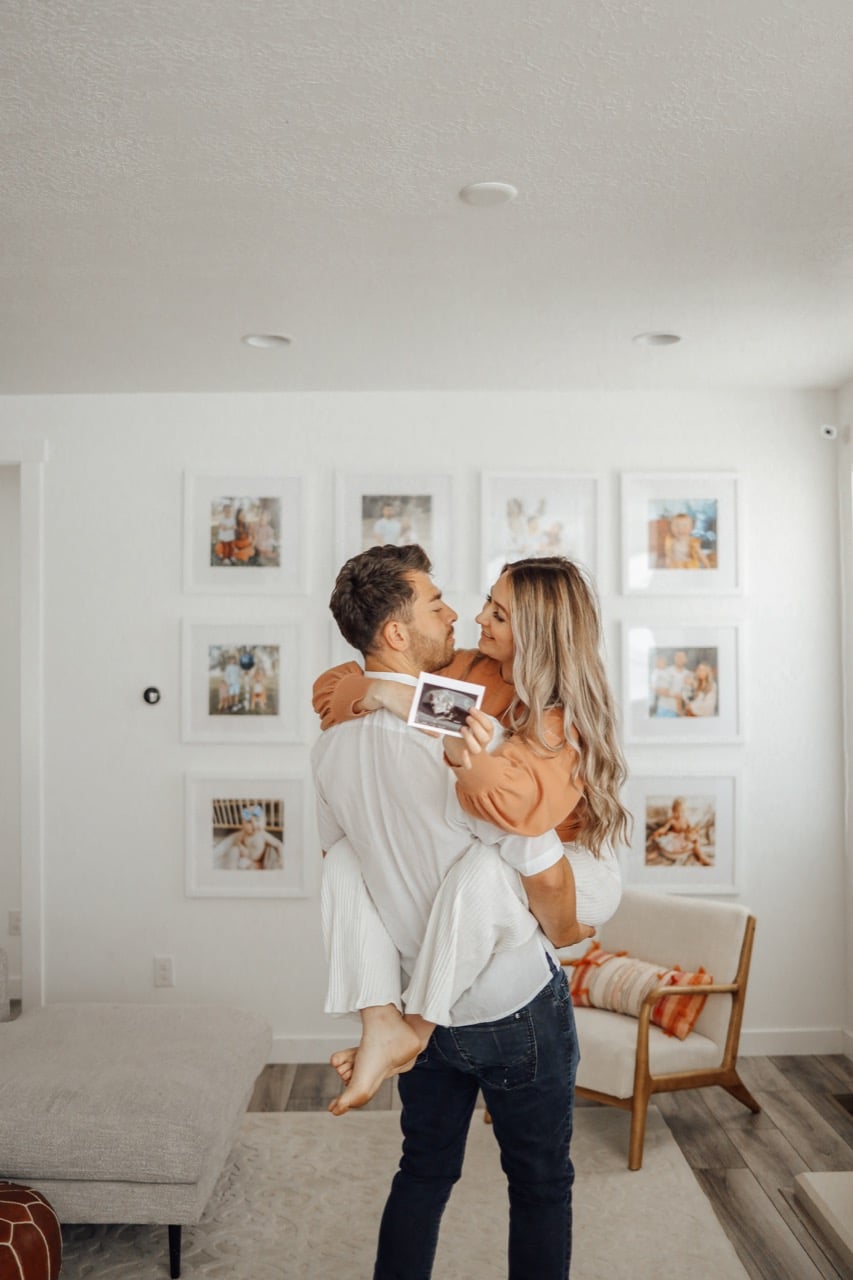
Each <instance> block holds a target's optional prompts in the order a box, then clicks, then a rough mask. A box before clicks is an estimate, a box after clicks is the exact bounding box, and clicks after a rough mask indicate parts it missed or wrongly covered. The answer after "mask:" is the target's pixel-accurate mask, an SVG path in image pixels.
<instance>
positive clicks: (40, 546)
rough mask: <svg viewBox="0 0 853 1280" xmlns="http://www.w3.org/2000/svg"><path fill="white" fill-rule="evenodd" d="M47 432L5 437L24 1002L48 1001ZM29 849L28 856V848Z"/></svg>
mask: <svg viewBox="0 0 853 1280" xmlns="http://www.w3.org/2000/svg"><path fill="white" fill-rule="evenodd" d="M48 456H49V451H48V444H47V440H45V439H43V438H40V437H33V438H30V439H27V440H22V439H18V440H15V439H12V440H0V466H11V467H17V468H18V474H19V510H20V519H19V534H20V536H19V555H18V563H19V609H20V616H19V624H20V625H19V646H20V647H19V664H20V670H19V675H20V722H19V723H20V739H19V750H20V805H21V814H20V816H21V823H20V831H21V837H20V848H19V850H18V852H19V856H20V861H21V1004H22V1008H23V1009H30V1008H37V1007H39V1006H40V1005H43V1004H44V1003H45V938H44V468H45V463H46V462H47V460H48ZM24 851H26V856H24Z"/></svg>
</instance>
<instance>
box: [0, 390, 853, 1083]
mask: <svg viewBox="0 0 853 1280" xmlns="http://www.w3.org/2000/svg"><path fill="white" fill-rule="evenodd" d="M834 412H835V401H834V397H833V396H831V395H829V394H824V393H812V394H794V393H791V394H761V393H747V392H744V393H732V394H728V395H722V394H713V395H712V394H707V395H704V394H696V395H694V394H683V393H630V394H629V393H608V394H605V393H601V394H598V393H572V394H544V393H543V394H536V393H531V394H516V395H493V394H458V395H456V394H388V395H382V394H376V395H367V394H363V395H308V394H304V395H303V394H300V395H291V396H289V395H256V396H247V395H245V396H226V395H198V396H178V395H175V396H121V397H112V396H102V397H88V396H76V397H75V396H71V397H50V398H38V397H32V398H7V399H5V400H0V432H2V431H8V432H11V433H13V434H21V433H22V432H33V433H38V434H40V435H44V436H46V437H47V438H48V440H49V442H50V447H51V461H50V462H49V463H48V465H47V476H46V496H45V501H46V600H45V603H46V631H47V640H46V698H47V701H46V707H47V712H46V719H47V730H46V770H47V776H46V859H45V876H46V947H47V958H46V982H47V998H48V999H49V1000H50V1001H57V1000H83V999H94V1000H108V999H119V1000H137V1001H146V1000H147V1001H150V1000H159V1001H175V1002H181V1001H190V1000H205V1001H215V1000H226V1001H232V1002H235V1003H239V1004H243V1005H245V1006H248V1007H253V1008H256V1009H258V1010H260V1011H262V1012H263V1013H264V1014H265V1015H266V1016H267V1017H268V1018H269V1019H270V1021H271V1022H272V1024H273V1026H274V1030H275V1034H276V1037H277V1048H276V1054H277V1057H278V1058H279V1059H280V1060H296V1061H307V1060H312V1059H317V1060H319V1059H322V1058H324V1057H325V1056H326V1054H327V1053H328V1051H329V1048H330V1047H332V1046H333V1045H335V1044H338V1043H340V1039H341V1036H342V1034H344V1033H343V1031H342V1029H341V1027H340V1026H339V1025H338V1026H336V1025H335V1024H333V1023H332V1022H331V1021H330V1020H329V1019H327V1018H326V1017H325V1016H324V1015H323V1013H322V1012H321V1008H322V995H323V987H324V976H325V975H324V968H323V961H322V956H321V945H320V935H319V927H318V906H317V898H316V894H314V895H313V896H312V897H311V898H310V899H308V900H306V901H297V900H285V901H282V900H266V901H246V900H237V899H229V900H214V899H199V898H193V899H188V898H187V897H185V895H184V891H183V876H184V868H183V812H182V803H183V793H182V785H183V776H184V773H185V771H186V770H201V771H206V770H219V769H222V770H228V769H231V768H235V767H237V768H240V769H245V768H254V767H257V768H259V769H260V768H262V769H264V770H268V769H270V768H290V767H298V766H301V765H304V764H305V762H306V759H307V745H305V746H302V745H299V746H269V747H261V746H254V745H252V746H239V747H238V746H206V745H204V746H203V745H187V744H182V743H181V742H180V737H179V700H180V689H179V672H180V652H179V622H180V619H181V618H182V617H184V616H193V617H199V618H205V617H209V616H244V615H245V614H247V613H248V610H249V608H250V607H251V608H252V609H253V610H254V612H253V615H252V616H255V617H263V616H270V615H271V614H275V613H276V612H282V613H284V614H285V615H286V616H292V615H294V614H296V615H299V616H300V617H302V618H304V619H305V622H306V626H307V630H308V639H309V644H310V653H311V663H312V668H316V669H319V668H321V667H322V666H323V665H324V664H325V663H326V661H327V659H328V656H329V655H330V636H331V624H330V622H329V621H328V613H327V608H326V602H327V600H328V595H329V591H330V588H331V584H332V580H333V576H334V573H335V571H336V569H337V567H338V566H337V564H336V557H335V551H334V474H335V469H336V468H343V469H348V470H351V471H354V470H362V471H367V472H376V471H386V470H399V471H402V472H407V473H408V472H411V471H413V470H418V469H420V470H424V471H426V470H429V471H435V470H436V469H442V470H447V471H449V472H450V473H451V474H452V475H453V477H454V481H455V486H456V493H457V497H458V507H459V512H458V514H459V524H458V536H457V542H458V556H459V573H458V577H459V579H460V582H462V583H464V589H461V590H459V591H456V592H454V593H452V596H451V599H452V602H453V603H454V604H455V605H456V607H457V608H458V609H459V611H460V613H461V614H462V616H463V617H472V616H473V614H474V612H475V611H476V609H477V607H478V606H479V603H480V597H479V594H478V581H477V572H476V563H477V530H478V520H479V504H478V493H479V473H480V470H481V469H482V468H492V469H501V470H512V469H530V470H537V469H539V470H541V469H551V470H566V471H572V470H576V471H582V472H589V471H594V472H597V473H598V474H600V476H601V477H602V493H601V496H602V501H603V506H604V512H605V521H604V526H605V527H604V541H603V546H602V548H601V557H600V564H601V568H600V581H599V585H600V589H601V592H602V596H603V602H604V608H605V615H606V619H607V635H608V646H609V650H610V665H611V670H612V673H613V677H614V683H616V684H617V686H618V683H619V679H618V677H619V649H618V625H617V624H618V621H619V620H620V619H621V618H629V617H630V618H636V619H640V618H641V617H643V616H645V617H647V618H649V619H651V620H654V621H660V622H661V623H663V622H665V621H666V620H668V619H670V618H673V619H675V618H684V617H688V618H689V619H690V620H693V619H695V620H697V621H701V620H702V618H704V617H707V618H708V619H709V620H710V621H714V620H717V619H722V618H734V619H743V620H744V623H745V632H746V640H747V644H748V649H747V655H746V657H747V665H746V680H745V688H744V691H743V692H744V711H745V715H746V724H747V741H746V743H745V744H744V745H742V746H733V747H723V746H711V747H701V748H699V747H695V748H693V749H692V750H690V752H689V755H690V762H691V764H695V766H696V767H697V768H708V769H721V770H724V769H727V768H729V767H730V766H731V765H733V764H734V765H737V766H738V767H739V768H740V769H741V774H742V798H743V801H744V804H743V822H742V827H741V834H742V843H741V847H740V850H739V858H740V866H739V873H740V888H741V898H742V900H743V901H744V902H745V903H747V904H748V905H749V906H750V907H752V908H753V909H754V910H755V911H756V913H757V915H758V921H759V924H758V936H757V942H756V954H755V960H754V965H753V977H752V986H751V994H750V998H749V1001H748V1005H747V1012H746V1022H745V1025H746V1035H745V1038H744V1047H745V1048H747V1049H751V1050H752V1051H754V1052H792V1053H793V1052H810V1051H814V1052H832V1051H838V1050H839V1049H840V1047H841V1044H842V1032H841V1027H842V1023H843V1022H844V1019H845V991H844V979H843V956H844V945H845V932H844V931H845V908H844V898H843V886H844V863H843V821H842V816H843V805H842V754H841V743H842V720H841V700H840V698H839V696H838V690H839V688H840V686H841V647H840V638H839V608H838V592H837V583H838V573H839V564H838V537H837V514H836V502H835V484H836V451H835V450H834V449H833V448H831V447H828V446H827V444H826V443H825V442H824V441H823V440H821V439H820V437H819V433H818V426H819V424H820V423H821V422H824V421H832V420H833V414H834ZM395 459H396V465H395ZM201 467H204V468H221V469H222V471H223V473H234V472H237V473H239V472H246V473H248V474H257V473H261V474H263V473H266V472H269V473H270V474H275V473H277V472H291V471H297V472H301V473H303V474H304V476H305V478H306V487H307V497H308V512H307V524H308V528H309V529H310V530H311V548H310V551H311V554H310V578H309V581H310V594H309V596H308V597H307V598H290V599H285V600H282V601H281V602H280V605H279V603H278V602H276V601H264V600H258V601H253V602H252V604H251V606H250V605H249V604H248V603H247V602H245V601H243V602H241V601H236V602H234V604H233V613H229V610H230V609H231V608H232V606H231V605H229V604H227V602H226V605H224V606H223V602H222V601H221V600H217V601H211V600H208V599H205V598H203V597H197V596H196V597H191V596H187V595H185V594H183V592H182V582H181V535H182V521H181V485H182V472H183V470H184V469H185V468H201ZM655 469H660V470H709V469H732V470H735V471H737V472H738V473H739V474H740V475H741V476H742V477H743V483H744V492H745V511H746V530H745V533H746V538H747V565H748V594H747V595H746V597H745V598H743V599H741V600H720V599H711V600H708V601H707V602H699V601H693V602H687V605H686V608H687V609H689V610H690V613H689V614H687V613H684V612H679V609H680V607H683V606H679V605H678V603H677V602H675V601H667V600H662V599H656V600H652V601H649V602H648V605H647V606H646V602H644V601H643V600H641V599H638V598H632V599H631V600H630V601H629V600H626V599H624V598H622V597H620V595H619V575H618V554H619V545H618V527H619V524H618V476H619V472H620V471H622V470H626V471H631V470H655ZM646 607H647V612H646ZM472 637H473V628H469V629H468V630H467V631H463V632H462V637H461V638H462V640H463V641H470V640H471V638H472ZM148 684H156V685H159V686H160V688H161V689H162V691H163V694H164V698H163V701H162V703H161V704H160V705H159V706H158V707H154V708H152V707H148V706H146V705H145V703H144V702H143V701H142V699H141V691H142V689H143V688H144V687H145V686H146V685H148ZM304 696H305V699H306V701H307V699H308V696H309V681H308V679H306V680H305V681H304ZM685 754H686V753H685V750H684V749H680V750H677V751H673V749H670V750H669V751H667V750H664V749H662V748H658V747H644V748H641V749H640V748H637V749H634V750H632V752H631V759H632V762H633V764H634V766H635V767H636V768H638V769H642V768H649V767H651V768H657V767H672V768H676V769H677V768H679V767H683V766H684V764H685ZM308 835H309V846H308V849H307V855H308V857H309V858H310V859H311V860H312V863H314V864H316V863H317V862H318V860H319V852H318V850H317V848H316V841H315V835H314V831H313V827H309V833H308ZM155 953H156V954H169V955H172V956H174V958H175V966H176V974H177V982H178V985H177V987H176V988H175V989H174V990H165V991H164V990H157V991H155V990H154V989H153V987H152V957H153V955H154V954H155ZM815 956H820V957H821V961H822V963H821V965H820V974H821V976H820V981H819V982H815V977H814V964H813V963H804V961H805V960H806V959H807V958H808V957H811V958H812V959H813V957H815ZM848 1024H849V1018H848Z"/></svg>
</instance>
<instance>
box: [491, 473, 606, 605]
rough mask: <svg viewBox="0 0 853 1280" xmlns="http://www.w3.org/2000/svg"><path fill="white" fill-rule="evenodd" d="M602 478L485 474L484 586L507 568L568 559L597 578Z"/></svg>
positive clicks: (570, 474) (556, 474)
mask: <svg viewBox="0 0 853 1280" xmlns="http://www.w3.org/2000/svg"><path fill="white" fill-rule="evenodd" d="M598 520H599V516H598V480H597V477H595V476H589V475H575V474H572V473H569V472H559V471H550V472H541V473H536V472H524V471H514V472H513V471H485V472H483V475H482V478H481V500H480V523H481V534H480V546H481V550H480V584H479V585H480V588H481V590H483V591H489V590H490V588H491V587H492V585H493V584H494V583H495V582H496V581H497V579H498V578H499V577H500V574H501V570H502V569H503V566H504V565H505V564H511V563H514V562H515V561H516V560H524V559H527V558H528V557H530V556H536V557H542V556H568V557H569V559H571V560H576V561H579V562H580V564H582V565H583V566H584V568H585V569H587V570H588V572H589V573H590V575H591V576H592V577H593V578H594V577H595V574H596V570H597V560H598V542H599V537H598V532H599V531H598Z"/></svg>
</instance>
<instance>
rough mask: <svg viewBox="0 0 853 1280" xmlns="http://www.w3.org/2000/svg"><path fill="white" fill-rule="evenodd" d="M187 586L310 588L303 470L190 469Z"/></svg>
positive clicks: (275, 590) (266, 591)
mask: <svg viewBox="0 0 853 1280" xmlns="http://www.w3.org/2000/svg"><path fill="white" fill-rule="evenodd" d="M184 590H185V591H189V592H206V593H208V594H210V593H219V592H227V593H228V594H229V595H232V594H233V595H270V594H276V595H282V594H284V595H299V594H302V593H304V592H305V590H306V569H305V532H304V512H303V486H302V479H301V477H299V476H257V475H255V476H247V475H223V474H221V473H220V474H217V475H212V474H208V473H206V472H186V473H185V475H184Z"/></svg>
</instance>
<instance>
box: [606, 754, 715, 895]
mask: <svg viewBox="0 0 853 1280" xmlns="http://www.w3.org/2000/svg"><path fill="white" fill-rule="evenodd" d="M737 788H738V777H737V775H736V774H725V775H719V774H698V773H697V774H693V773H678V774H660V775H656V774H646V775H642V776H640V775H632V776H631V777H630V778H629V780H628V782H627V783H626V786H625V795H624V802H625V806H626V808H627V809H628V810H629V811H630V813H631V816H632V817H633V820H634V825H633V835H632V840H631V845H630V848H629V849H628V850H627V851H625V852H624V853H623V857H622V873H623V878H624V880H625V883H626V884H629V885H634V886H635V887H636V888H642V889H660V890H662V891H664V892H669V893H717V894H731V893H737V892H738V889H737V882H736V875H735V871H736V845H737V819H738V811H737Z"/></svg>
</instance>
